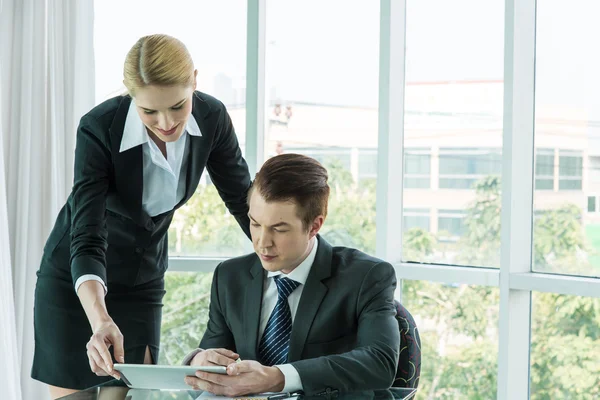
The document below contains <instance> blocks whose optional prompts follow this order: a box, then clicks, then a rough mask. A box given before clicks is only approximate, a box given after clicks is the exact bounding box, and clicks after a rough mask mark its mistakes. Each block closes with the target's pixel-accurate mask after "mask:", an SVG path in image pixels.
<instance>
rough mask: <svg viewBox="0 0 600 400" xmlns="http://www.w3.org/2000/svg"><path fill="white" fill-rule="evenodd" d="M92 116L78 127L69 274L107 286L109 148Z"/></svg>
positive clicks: (74, 280) (110, 165) (74, 277)
mask: <svg viewBox="0 0 600 400" xmlns="http://www.w3.org/2000/svg"><path fill="white" fill-rule="evenodd" d="M102 129H103V128H102V127H101V126H100V125H99V124H98V122H97V121H96V120H95V119H94V118H92V117H85V116H84V117H83V118H82V119H81V122H80V124H79V128H78V129H77V141H76V146H75V172H74V182H73V191H72V199H71V201H72V203H71V258H70V264H71V277H72V279H73V283H75V282H77V280H78V279H79V278H80V277H81V276H83V275H88V274H89V275H97V276H99V277H100V278H101V279H102V281H103V282H104V284H105V286H106V282H107V279H106V250H107V248H108V243H107V236H108V233H107V229H106V215H105V212H106V194H107V192H108V186H109V177H110V174H111V170H112V161H111V155H110V151H109V150H108V147H107V146H106V144H105V143H104V142H103V141H102V140H101V139H100V137H103V136H104V135H105V133H104V132H103V131H102Z"/></svg>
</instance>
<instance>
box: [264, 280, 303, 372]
mask: <svg viewBox="0 0 600 400" xmlns="http://www.w3.org/2000/svg"><path fill="white" fill-rule="evenodd" d="M275 284H276V285H277V291H278V292H279V294H278V296H277V304H276V305H275V308H274V309H273V312H272V313H271V316H270V317H269V321H268V322H267V327H266V328H265V332H264V333H263V336H262V339H261V340H260V345H259V346H258V360H259V361H260V363H261V364H262V365H266V366H269V367H270V366H273V365H280V364H285V363H286V362H287V356H288V350H289V349H290V336H291V335H292V313H291V312H290V305H289V304H288V301H287V299H288V296H289V295H290V294H291V293H292V292H293V291H294V290H295V289H296V288H297V287H298V286H299V285H300V283H299V282H296V281H294V280H291V279H289V278H285V277H284V278H282V277H281V276H276V277H275Z"/></svg>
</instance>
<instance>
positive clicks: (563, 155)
mask: <svg viewBox="0 0 600 400" xmlns="http://www.w3.org/2000/svg"><path fill="white" fill-rule="evenodd" d="M559 154H560V156H559V181H558V189H559V190H581V186H582V175H583V156H582V152H581V151H568V150H560V151H559Z"/></svg>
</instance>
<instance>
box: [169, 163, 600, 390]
mask: <svg viewBox="0 0 600 400" xmlns="http://www.w3.org/2000/svg"><path fill="white" fill-rule="evenodd" d="M324 165H325V166H326V167H327V168H328V171H329V174H330V184H331V188H332V190H331V196H330V202H329V215H328V217H327V220H326V222H325V225H324V228H323V230H322V232H321V233H322V235H323V236H324V237H325V238H326V239H327V240H328V241H330V242H331V243H332V244H334V245H345V246H351V247H356V248H359V249H361V250H363V251H366V252H368V253H374V252H375V215H376V209H375V198H376V197H375V193H376V190H375V180H365V181H361V182H360V183H356V182H354V181H353V179H352V176H351V174H350V173H349V172H348V171H347V170H346V169H345V168H344V166H343V164H342V163H341V162H340V161H339V160H336V159H326V160H324ZM500 187H501V183H500V178H498V177H487V178H485V179H483V180H482V181H480V182H478V183H477V184H476V186H475V190H476V196H475V200H474V202H473V203H472V204H471V206H470V207H469V209H468V210H467V217H466V219H465V221H464V226H465V233H464V235H463V237H462V238H461V240H460V241H459V242H458V243H450V244H448V243H447V242H443V241H442V240H441V239H440V238H441V237H444V235H443V233H441V232H440V233H439V237H436V235H434V234H432V233H430V232H427V231H424V230H422V229H419V228H414V229H411V230H409V231H407V232H405V233H404V235H403V242H404V243H403V244H404V247H403V253H404V258H405V259H409V260H415V261H426V262H428V261H436V260H441V262H444V261H445V260H449V259H450V257H454V258H452V260H453V262H458V263H465V264H471V265H491V266H497V265H499V254H500V229H501V226H500V208H501V192H500ZM537 218H538V219H537V221H536V224H535V232H534V257H535V260H536V265H537V267H538V268H539V269H544V270H548V271H557V270H559V271H562V272H565V271H567V272H570V273H577V271H580V272H581V271H584V270H585V268H588V271H589V264H588V263H587V261H586V260H585V259H581V257H580V256H579V254H580V252H581V250H583V249H585V247H586V246H585V241H584V236H583V229H582V227H581V220H580V210H579V209H578V208H577V207H575V206H573V205H565V206H563V207H561V208H559V209H556V210H551V211H547V212H544V213H541V214H539V215H538V216H537ZM446 236H448V235H446ZM169 239H170V247H169V250H170V252H171V255H199V254H211V255H223V256H231V255H239V254H241V253H243V252H244V250H243V249H244V247H246V248H248V245H249V242H248V240H247V238H246V237H245V236H244V235H243V234H242V233H241V230H240V229H239V226H238V225H237V223H236V221H235V220H234V219H233V218H232V217H231V216H229V214H228V213H227V210H226V208H225V206H224V205H223V203H222V200H221V199H220V198H219V196H218V193H217V191H216V190H215V188H214V186H212V185H210V186H202V185H201V186H199V188H198V191H197V193H196V195H195V196H194V197H193V198H192V199H191V201H190V203H188V206H186V207H185V208H183V209H181V210H179V211H178V213H177V215H176V217H175V219H174V221H173V224H172V226H171V229H170V231H169ZM446 251H447V252H448V256H446V254H445V252H446ZM446 262H448V261H446ZM211 279H212V274H204V273H169V274H168V275H167V295H166V296H165V299H164V303H165V308H164V310H163V320H162V348H161V355H160V359H159V362H160V363H163V364H178V363H179V362H180V361H181V359H182V358H183V356H184V355H185V354H186V353H187V352H189V351H190V350H191V349H193V348H195V347H196V346H198V343H199V341H200V338H201V337H202V334H203V333H204V330H205V329H206V322H207V320H208V307H209V301H210V299H209V295H210V284H211ZM498 297H499V294H498V289H496V288H487V287H477V286H468V285H441V284H437V283H433V282H423V281H405V282H404V285H403V303H404V304H405V306H406V307H407V308H408V310H409V311H411V313H412V314H413V315H414V316H415V317H416V318H417V320H418V323H419V329H420V332H421V338H422V347H423V365H422V372H421V379H420V384H419V388H420V389H419V394H418V397H419V398H421V399H494V398H496V380H497V378H496V373H497V361H498V357H497V353H498V329H497V326H498V304H499V299H498ZM533 307H534V314H533V321H532V323H533V327H532V344H531V362H532V366H531V391H532V394H531V398H532V399H535V400H546V399H597V398H599V396H600V392H599V390H600V361H599V360H600V353H599V351H600V301H598V300H597V299H590V298H580V297H571V296H559V295H554V294H545V293H542V294H536V295H535V296H534V302H533Z"/></svg>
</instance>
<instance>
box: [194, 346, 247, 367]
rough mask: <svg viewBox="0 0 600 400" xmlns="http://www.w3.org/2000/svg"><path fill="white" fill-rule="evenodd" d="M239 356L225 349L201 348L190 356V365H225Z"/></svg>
mask: <svg viewBox="0 0 600 400" xmlns="http://www.w3.org/2000/svg"><path fill="white" fill-rule="evenodd" d="M239 357H240V355H239V354H237V353H234V352H233V351H231V350H227V349H208V350H202V351H201V352H199V353H198V354H196V355H195V356H194V358H192V362H191V363H190V365H200V366H205V367H206V366H215V365H218V366H222V367H226V366H228V365H229V364H231V363H234V362H235V361H236V360H237V359H238V358H239Z"/></svg>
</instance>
